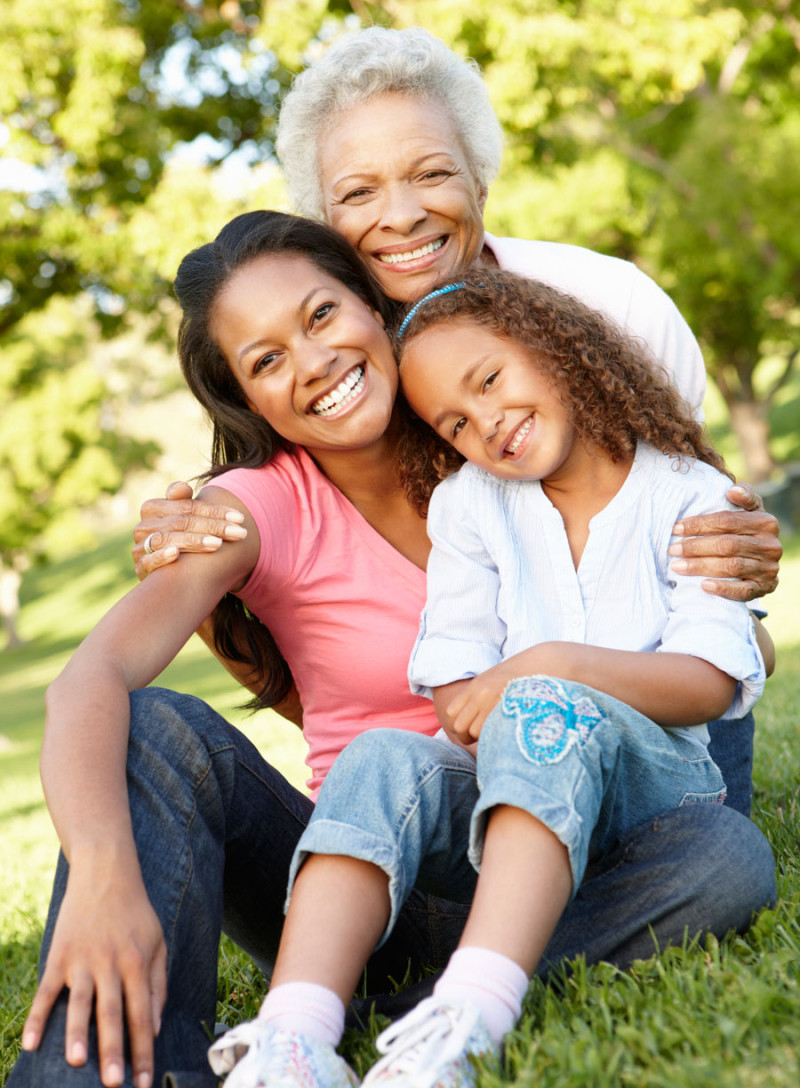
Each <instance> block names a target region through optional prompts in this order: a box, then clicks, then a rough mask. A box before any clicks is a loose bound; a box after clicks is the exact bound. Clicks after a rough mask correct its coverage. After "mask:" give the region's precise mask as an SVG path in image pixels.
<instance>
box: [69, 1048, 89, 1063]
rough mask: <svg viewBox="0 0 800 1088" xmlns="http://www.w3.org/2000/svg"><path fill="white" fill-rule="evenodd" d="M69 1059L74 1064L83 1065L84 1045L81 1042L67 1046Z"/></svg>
mask: <svg viewBox="0 0 800 1088" xmlns="http://www.w3.org/2000/svg"><path fill="white" fill-rule="evenodd" d="M69 1057H70V1061H72V1062H74V1063H75V1065H83V1063H84V1062H85V1061H86V1047H85V1046H84V1044H83V1043H73V1044H72V1046H71V1047H70V1048H69Z"/></svg>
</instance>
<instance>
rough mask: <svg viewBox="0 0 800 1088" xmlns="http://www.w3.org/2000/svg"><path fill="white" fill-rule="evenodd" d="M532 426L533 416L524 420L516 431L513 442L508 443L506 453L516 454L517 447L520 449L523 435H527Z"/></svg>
mask: <svg viewBox="0 0 800 1088" xmlns="http://www.w3.org/2000/svg"><path fill="white" fill-rule="evenodd" d="M532 426H533V416H528V418H527V419H526V420H525V422H524V423H523V424H522V425H521V426H520V428H519V429H518V430H517V433H516V434H515V435H514V438H513V440H512V441H511V442H509V444H508V445H507V446H506V453H516V452H517V450H518V449H519V447H520V445H521V443H522V440H523V438H524V437H525V435H526V434H527V433H528V431H529V430H530V429H531V427H532Z"/></svg>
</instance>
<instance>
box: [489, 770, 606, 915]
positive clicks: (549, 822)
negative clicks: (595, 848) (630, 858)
mask: <svg viewBox="0 0 800 1088" xmlns="http://www.w3.org/2000/svg"><path fill="white" fill-rule="evenodd" d="M498 805H511V806H512V807H513V808H519V809H522V810H523V812H527V813H529V814H530V815H531V816H533V817H535V818H536V819H537V820H539V821H540V822H541V823H543V824H544V825H545V827H548V828H549V829H550V830H551V831H552V832H553V834H554V835H555V836H556V838H557V839H558V840H559V841H560V842H562V843H563V844H564V846H566V848H567V851H568V852H569V864H570V868H571V869H572V895H571V896H570V898H572V897H574V896H575V893H576V892H577V890H578V888H579V887H580V884H581V881H582V880H583V874H584V872H585V871H586V865H587V860H588V852H589V843H588V841H587V840H586V838H585V825H584V821H583V820H582V819H581V818H580V816H579V815H578V813H577V812H576V811H575V810H574V808H572V807H571V806H569V805H566V804H564V802H563V801H561V800H560V799H559V798H558V797H554V796H553V795H552V794H549V793H547V792H546V791H545V790H543V789H541V788H540V787H539V786H536V785H534V784H533V783H532V782H530V781H527V780H526V779H524V778H521V777H517V776H516V775H513V774H504V775H502V776H497V777H492V778H491V779H490V781H489V782H488V783H487V784H486V788H485V789H482V790H481V794H480V798H479V800H478V803H477V804H476V806H475V809H474V811H473V813H472V821H471V823H470V829H469V860H470V862H471V863H472V865H473V866H474V868H475V869H476V871H477V872H480V868H481V858H482V856H483V842H484V839H485V837H486V824H487V822H488V819H489V812H490V810H491V809H493V808H496V807H497V806H498Z"/></svg>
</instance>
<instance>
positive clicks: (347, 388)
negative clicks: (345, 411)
mask: <svg viewBox="0 0 800 1088" xmlns="http://www.w3.org/2000/svg"><path fill="white" fill-rule="evenodd" d="M365 378H366V375H365V370H364V365H363V363H362V364H361V365H360V366H357V367H355V368H354V369H353V370H351V371H350V373H349V374H347V375H346V376H345V377H344V378H343V379H342V381H340V382H339V384H338V385H337V386H336V388H335V389H331V391H330V393H326V394H325V396H324V397H320V398H319V399H318V400H315V401H314V403H313V404H312V405H311V411H312V412H313V414H314V415H315V416H332V415H335V413H336V412H339V411H341V409H342V408H344V407H346V405H348V404H349V403H350V402H351V401H353V400H355V399H356V397H357V396H358V395H359V393H361V391H362V390H363V388H364V382H365Z"/></svg>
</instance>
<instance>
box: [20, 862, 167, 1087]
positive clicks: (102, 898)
mask: <svg viewBox="0 0 800 1088" xmlns="http://www.w3.org/2000/svg"><path fill="white" fill-rule="evenodd" d="M166 962H167V950H166V945H165V943H164V936H163V933H162V931H161V926H160V924H159V921H158V918H157V916H156V914H155V912H154V911H153V908H152V906H151V905H150V901H149V899H148V898H147V893H146V892H145V889H144V886H143V884H142V882H141V878H140V876H139V875H138V873H137V874H136V877H135V878H129V877H128V876H127V875H126V874H120V873H119V872H118V871H116V870H114V871H113V875H111V874H110V872H109V868H108V867H105V871H104V872H103V873H95V874H93V873H91V872H87V873H84V875H83V876H81V875H80V874H79V873H76V871H75V867H74V866H73V867H72V868H71V869H70V875H69V879H68V884H67V892H66V895H65V897H64V901H63V903H62V905H61V910H60V911H59V915H58V921H57V922H56V926H55V930H54V933H53V942H52V945H51V947H50V952H49V955H48V957H47V964H46V967H45V971H44V974H43V976H42V980H41V982H40V983H39V988H38V990H37V992H36V996H35V997H34V999H33V1004H32V1006H31V1010H30V1012H29V1014H28V1018H27V1020H26V1021H25V1027H24V1029H23V1033H22V1045H23V1048H24V1049H25V1050H35V1049H36V1048H37V1047H38V1046H39V1044H40V1042H41V1039H42V1034H43V1032H44V1028H45V1024H46V1022H47V1018H48V1016H49V1014H50V1011H51V1009H52V1008H53V1005H54V1004H55V1001H56V999H57V998H58V996H59V994H60V993H61V991H62V989H63V988H64V987H65V986H67V987H69V991H70V992H69V1004H68V1009H67V1026H66V1038H65V1040H64V1048H65V1051H64V1052H65V1057H66V1060H67V1062H68V1064H69V1065H73V1066H80V1065H84V1064H85V1063H86V1061H87V1058H88V1027H89V1022H90V1019H91V1016H92V1006H93V1004H94V1005H95V1007H96V1019H97V1032H98V1043H99V1056H100V1072H101V1080H102V1083H103V1084H104V1085H105V1086H106V1088H116V1086H118V1085H121V1084H122V1083H123V1080H124V1073H125V1062H124V1054H125V1044H124V1023H127V1027H128V1037H129V1041H130V1059H131V1067H132V1070H133V1082H134V1084H135V1085H136V1088H151V1085H152V1084H153V1075H154V1074H153V1038H154V1037H155V1035H157V1034H158V1031H159V1027H160V1019H161V1012H162V1010H163V1008H164V1002H165V1000H166V995H167V974H166Z"/></svg>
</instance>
